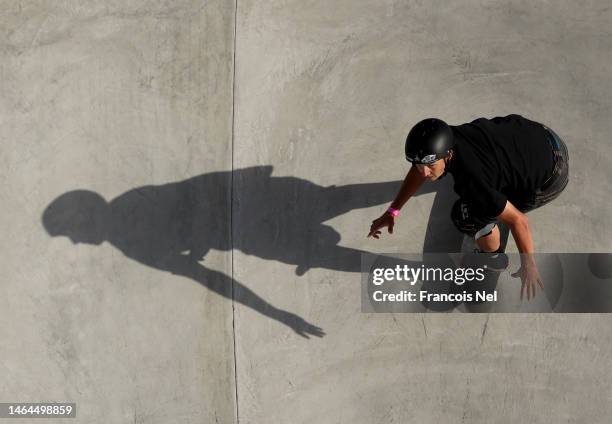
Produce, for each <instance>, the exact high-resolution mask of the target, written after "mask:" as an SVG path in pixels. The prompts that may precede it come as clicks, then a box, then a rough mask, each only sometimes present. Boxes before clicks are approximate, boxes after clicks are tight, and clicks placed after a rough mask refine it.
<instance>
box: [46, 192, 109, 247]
mask: <svg viewBox="0 0 612 424" xmlns="http://www.w3.org/2000/svg"><path fill="white" fill-rule="evenodd" d="M108 211H109V208H108V203H107V202H106V200H104V198H102V196H100V195H99V194H97V193H94V192H93V191H88V190H74V191H70V192H68V193H64V194H62V195H61V196H59V197H58V198H57V199H55V200H54V201H53V202H51V204H49V206H47V208H46V209H45V211H44V212H43V214H42V223H43V227H44V228H45V230H46V231H47V233H48V234H49V235H50V236H51V237H57V236H65V237H68V238H69V239H70V240H71V241H72V242H73V243H74V244H77V243H87V244H94V245H99V244H101V243H102V242H103V241H104V240H106V228H107V224H108Z"/></svg>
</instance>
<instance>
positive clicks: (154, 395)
mask: <svg viewBox="0 0 612 424" xmlns="http://www.w3.org/2000/svg"><path fill="white" fill-rule="evenodd" d="M0 7H1V8H0V10H2V13H1V14H0V29H1V34H2V41H1V42H0V54H1V55H2V56H1V58H2V61H1V62H0V63H1V65H0V66H1V69H2V84H1V85H0V87H1V90H2V92H1V96H0V117H1V119H2V141H3V149H2V153H1V154H0V160H1V161H2V167H1V168H0V177H1V178H2V181H3V184H2V189H1V191H0V199H1V202H2V208H0V211H1V214H2V215H1V218H2V219H1V220H0V229H1V230H0V231H1V234H2V235H3V237H4V241H5V242H4V246H5V248H4V250H3V253H4V254H3V255H2V259H1V262H0V264H1V266H2V269H3V278H2V282H3V284H2V288H3V291H2V296H0V311H1V314H2V315H1V316H2V321H3V322H4V323H5V325H4V326H3V327H2V330H0V337H1V340H2V343H0V361H1V362H0V365H1V368H2V376H3V378H2V380H1V381H2V383H1V384H0V398H1V399H3V401H20V402H26V401H30V402H31V401H72V402H76V403H77V408H78V418H77V419H76V420H73V421H71V422H83V423H98V422H99V423H108V422H113V423H162V422H163V423H167V422H174V423H196V422H197V423H200V422H206V423H208V422H219V423H227V422H230V423H231V422H240V423H311V422H317V423H345V422H346V423H349V422H350V423H371V422H376V423H391V422H402V423H412V422H425V423H456V422H465V423H509V422H525V423H549V422H567V423H581V422H593V423H604V422H608V421H609V418H608V417H609V416H610V414H611V413H612V407H611V406H610V405H612V403H611V402H610V399H611V398H612V384H611V383H610V377H611V375H612V367H610V363H611V360H612V357H611V355H610V353H609V351H610V346H611V345H612V337H611V336H610V333H609V331H608V327H609V324H610V318H609V317H608V316H607V315H588V314H585V315H491V316H489V315H486V314H474V315H463V314H461V315H459V314H362V313H361V312H360V304H361V302H360V298H359V295H360V288H359V281H360V277H359V273H358V270H359V254H360V252H361V251H370V252H421V251H423V250H426V251H455V250H456V249H458V248H460V246H461V240H462V238H461V236H460V235H459V234H458V233H456V232H455V230H454V229H453V228H452V224H450V221H449V219H448V215H447V211H448V206H449V205H450V204H452V201H453V194H452V193H451V185H450V184H451V181H450V180H449V179H446V180H445V181H444V180H443V181H440V182H439V184H437V185H436V186H433V187H429V188H427V189H425V190H423V192H422V193H421V194H420V195H419V196H417V197H415V198H414V199H412V200H411V201H410V203H409V204H407V205H406V208H405V209H404V210H403V212H402V217H401V219H400V221H399V223H398V225H397V226H396V231H395V234H394V235H393V236H390V237H388V236H385V237H383V238H382V239H381V240H371V239H366V238H365V235H366V234H367V229H368V227H369V224H370V222H371V220H372V219H374V218H376V217H377V216H378V215H379V214H380V213H381V212H382V210H383V209H384V206H383V205H385V204H387V203H388V202H389V201H390V200H391V199H392V197H393V195H394V192H395V190H397V188H398V187H399V186H398V185H399V180H401V179H402V178H403V177H404V175H405V173H406V171H407V169H408V167H407V164H406V162H405V160H404V159H403V154H402V144H403V139H404V137H405V134H406V132H407V131H408V130H409V128H410V127H411V125H412V124H414V123H415V122H416V121H418V120H419V119H421V118H423V117H426V116H438V117H440V118H443V119H446V120H447V121H448V122H450V123H462V122H465V121H468V120H471V119H474V118H476V117H479V116H487V117H492V116H495V115H503V114H508V113H521V114H523V115H524V116H527V117H530V118H532V119H535V120H539V121H541V122H544V123H546V124H547V125H548V126H550V127H551V128H553V129H554V130H555V131H556V132H557V133H559V134H560V135H561V136H562V137H563V138H564V139H565V140H566V142H567V144H568V146H569V149H570V157H571V159H570V173H571V178H572V180H571V182H570V185H569V186H568V188H567V189H566V191H565V192H564V194H563V195H562V196H561V197H560V198H559V199H557V200H555V202H554V203H553V204H551V205H548V206H546V207H545V208H542V209H540V210H537V211H534V212H532V213H530V221H531V223H532V225H533V229H534V237H535V243H536V248H537V249H538V250H539V251H548V252H555V251H556V252H610V251H612V237H610V236H611V234H610V229H609V226H608V225H607V224H608V223H609V216H610V214H609V212H608V210H609V208H610V206H611V205H612V201H611V200H610V198H609V187H610V183H611V182H612V172H611V171H610V169H611V167H610V165H611V163H612V162H611V159H610V155H609V151H610V143H609V140H608V138H609V136H608V134H610V133H611V132H612V121H610V119H609V111H610V108H611V106H612V100H611V99H612V83H611V82H610V80H609V75H610V74H611V71H612V69H611V68H612V61H611V60H610V58H609V52H610V50H611V49H612V37H611V34H610V32H609V30H608V28H610V27H612V10H610V9H609V5H608V3H607V2H605V1H593V2H586V3H585V2H582V3H575V2H565V1H564V2H554V3H552V2H545V1H536V2H530V1H492V2H478V1H464V2H460V3H456V4H444V5H441V4H437V5H435V6H434V5H433V4H431V3H427V2H420V1H409V2H395V1H368V2H365V1H350V2H349V1H338V2H334V3H333V4H330V2H324V1H309V2H303V1H294V0H286V1H282V2H281V1H268V2H255V1H252V0H238V2H237V3H234V2H232V1H225V2H223V1H216V0H215V1H208V2H204V1H187V0H184V1H174V2H168V1H166V2H164V1H132V0H131V1H127V2H111V1H104V2H93V1H91V2H77V3H72V2H42V1H38V2H25V1H20V2H12V1H10V2H9V1H3V2H2V3H1V4H0ZM234 34H235V35H236V38H235V40H234ZM66 235H68V236H70V237H65V236H66ZM71 239H72V240H74V241H80V243H78V244H76V245H75V244H72V243H71ZM512 249H514V250H516V248H515V247H514V245H513V243H512V242H510V250H512ZM301 336H303V337H301ZM7 422H10V420H7ZM19 422H24V421H19Z"/></svg>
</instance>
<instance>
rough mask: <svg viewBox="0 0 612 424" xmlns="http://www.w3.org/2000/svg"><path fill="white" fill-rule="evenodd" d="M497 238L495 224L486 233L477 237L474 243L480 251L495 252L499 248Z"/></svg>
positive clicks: (497, 229) (497, 228) (497, 231)
mask: <svg viewBox="0 0 612 424" xmlns="http://www.w3.org/2000/svg"><path fill="white" fill-rule="evenodd" d="M499 240H500V237H499V226H497V225H496V226H495V227H494V228H493V230H492V231H491V232H490V233H489V234H488V235H486V236H484V237H480V238H479V239H477V240H476V244H477V245H478V248H479V249H480V250H481V251H482V252H495V251H496V250H498V249H499V246H500V241H499Z"/></svg>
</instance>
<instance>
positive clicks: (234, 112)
mask: <svg viewBox="0 0 612 424" xmlns="http://www.w3.org/2000/svg"><path fill="white" fill-rule="evenodd" d="M237 27H238V0H235V1H234V40H233V52H232V53H233V57H232V137H231V146H230V150H231V153H230V158H231V159H230V160H231V173H230V249H231V250H230V261H231V275H232V278H231V281H232V283H231V291H232V343H233V347H232V350H233V353H234V401H235V403H236V410H235V420H236V423H237V424H238V423H239V422H240V414H239V408H238V361H237V357H236V307H235V306H236V303H235V300H234V134H235V126H236V118H235V117H236V33H237Z"/></svg>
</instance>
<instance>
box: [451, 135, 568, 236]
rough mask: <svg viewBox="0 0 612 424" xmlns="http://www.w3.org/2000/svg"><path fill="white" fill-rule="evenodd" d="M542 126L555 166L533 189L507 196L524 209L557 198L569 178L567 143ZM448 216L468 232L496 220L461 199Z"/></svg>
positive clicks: (479, 230)
mask: <svg viewBox="0 0 612 424" xmlns="http://www.w3.org/2000/svg"><path fill="white" fill-rule="evenodd" d="M544 129H546V132H547V133H548V141H549V143H550V145H551V149H552V154H553V156H554V168H553V172H552V174H551V176H550V178H548V180H546V181H545V182H544V184H543V185H542V187H540V188H539V189H538V190H536V191H535V193H531V194H529V195H527V196H524V197H522V198H519V199H510V202H511V203H512V204H513V205H514V206H515V207H516V208H517V209H519V210H520V211H521V212H523V213H526V212H529V211H531V210H534V209H536V208H539V207H540V206H542V205H545V204H547V203H548V202H550V201H552V200H553V199H555V198H557V196H559V195H560V194H561V192H562V191H563V190H564V189H565V187H566V186H567V183H568V181H569V154H568V151H567V146H566V145H565V143H564V142H563V140H562V139H561V137H559V136H558V135H557V134H556V133H555V132H554V131H553V130H551V129H550V128H547V127H544ZM451 219H452V220H453V223H454V224H455V226H456V227H457V229H459V231H461V232H462V233H465V234H468V235H471V236H474V235H476V234H477V233H479V232H481V231H482V230H483V229H487V228H493V225H492V224H494V223H495V222H496V220H495V218H487V217H483V216H479V215H478V213H474V211H471V210H470V208H469V207H468V204H467V203H466V202H463V201H462V200H461V199H459V200H457V201H456V202H455V204H454V205H453V209H452V211H451ZM487 232H488V231H487ZM483 235H484V234H483Z"/></svg>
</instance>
